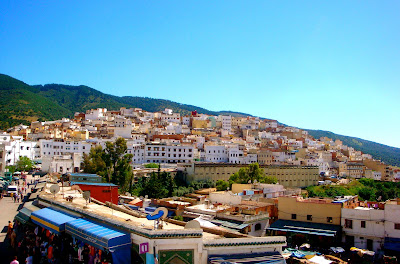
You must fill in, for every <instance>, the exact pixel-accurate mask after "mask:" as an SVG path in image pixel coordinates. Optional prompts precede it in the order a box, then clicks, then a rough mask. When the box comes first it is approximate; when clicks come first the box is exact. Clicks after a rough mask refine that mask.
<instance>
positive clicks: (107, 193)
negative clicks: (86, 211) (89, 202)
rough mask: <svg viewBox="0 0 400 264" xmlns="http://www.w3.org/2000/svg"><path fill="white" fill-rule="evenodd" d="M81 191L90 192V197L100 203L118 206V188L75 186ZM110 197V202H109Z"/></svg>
mask: <svg viewBox="0 0 400 264" xmlns="http://www.w3.org/2000/svg"><path fill="white" fill-rule="evenodd" d="M77 185H78V186H79V188H81V190H82V191H90V197H93V198H94V199H96V200H99V201H100V202H103V203H105V202H112V203H114V204H118V186H111V190H110V186H98V185H85V184H77ZM111 197H112V200H111Z"/></svg>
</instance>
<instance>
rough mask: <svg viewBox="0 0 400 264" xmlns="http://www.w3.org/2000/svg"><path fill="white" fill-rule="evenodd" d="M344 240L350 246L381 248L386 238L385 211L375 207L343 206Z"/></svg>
mask: <svg viewBox="0 0 400 264" xmlns="http://www.w3.org/2000/svg"><path fill="white" fill-rule="evenodd" d="M341 224H342V227H343V232H344V235H343V242H344V243H345V244H347V245H348V246H350V247H351V246H354V247H357V248H362V249H368V250H372V251H375V252H377V251H378V250H381V249H382V247H383V243H384V238H385V211H384V210H379V209H378V208H376V209H375V208H373V207H370V208H368V207H356V208H342V220H341Z"/></svg>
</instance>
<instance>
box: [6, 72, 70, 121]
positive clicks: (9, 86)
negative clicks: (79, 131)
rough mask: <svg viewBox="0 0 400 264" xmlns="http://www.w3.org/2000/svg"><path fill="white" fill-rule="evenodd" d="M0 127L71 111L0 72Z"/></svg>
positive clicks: (56, 115) (44, 118)
mask: <svg viewBox="0 0 400 264" xmlns="http://www.w3.org/2000/svg"><path fill="white" fill-rule="evenodd" d="M0 96H1V103H0V129H6V128H9V127H12V126H15V125H19V124H21V123H22V124H26V125H29V124H30V123H31V121H36V120H52V119H57V118H60V117H62V116H69V115H70V114H71V111H70V110H69V109H67V108H65V107H63V106H62V105H59V104H57V103H54V102H53V101H52V100H50V99H48V98H46V97H43V96H41V95H40V94H37V93H36V92H35V91H32V90H31V87H30V86H29V85H27V84H25V83H24V82H21V81H19V80H17V79H14V78H11V77H9V76H7V75H3V74H0Z"/></svg>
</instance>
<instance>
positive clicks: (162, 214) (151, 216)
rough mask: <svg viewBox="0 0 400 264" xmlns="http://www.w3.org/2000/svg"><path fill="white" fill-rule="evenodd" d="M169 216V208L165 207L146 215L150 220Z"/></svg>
mask: <svg viewBox="0 0 400 264" xmlns="http://www.w3.org/2000/svg"><path fill="white" fill-rule="evenodd" d="M167 216H168V209H167V208H165V207H158V208H157V209H156V210H155V211H154V212H153V213H152V214H149V215H147V216H146V218H147V219H148V220H157V219H162V220H164V219H165V218H166V217H167Z"/></svg>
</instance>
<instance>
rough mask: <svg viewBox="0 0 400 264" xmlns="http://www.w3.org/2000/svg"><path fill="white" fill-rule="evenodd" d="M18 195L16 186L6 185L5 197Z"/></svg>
mask: <svg viewBox="0 0 400 264" xmlns="http://www.w3.org/2000/svg"><path fill="white" fill-rule="evenodd" d="M17 193H18V187H17V186H16V185H8V187H7V195H8V196H11V194H13V196H15V195H16V194H17Z"/></svg>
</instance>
